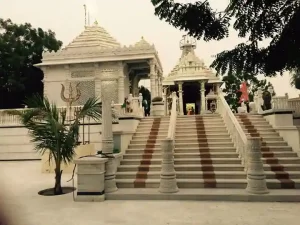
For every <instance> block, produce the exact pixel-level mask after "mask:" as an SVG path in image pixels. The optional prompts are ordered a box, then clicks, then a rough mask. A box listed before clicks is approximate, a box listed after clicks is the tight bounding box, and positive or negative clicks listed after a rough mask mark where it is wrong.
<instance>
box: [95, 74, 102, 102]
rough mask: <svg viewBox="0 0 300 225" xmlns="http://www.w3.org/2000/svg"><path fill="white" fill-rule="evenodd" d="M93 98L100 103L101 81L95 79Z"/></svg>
mask: <svg viewBox="0 0 300 225" xmlns="http://www.w3.org/2000/svg"><path fill="white" fill-rule="evenodd" d="M95 96H96V98H98V99H99V100H100V101H101V99H102V98H101V80H100V78H96V79H95Z"/></svg>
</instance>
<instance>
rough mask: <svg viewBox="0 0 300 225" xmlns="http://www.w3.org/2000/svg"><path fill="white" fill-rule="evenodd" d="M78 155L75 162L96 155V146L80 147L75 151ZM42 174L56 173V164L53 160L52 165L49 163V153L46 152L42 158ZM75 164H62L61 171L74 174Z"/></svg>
mask: <svg viewBox="0 0 300 225" xmlns="http://www.w3.org/2000/svg"><path fill="white" fill-rule="evenodd" d="M75 153H76V155H75V156H74V160H76V159H78V158H80V157H82V156H86V155H95V154H96V150H95V146H94V144H88V145H79V146H77V148H76V149H75ZM41 163H42V173H54V169H55V163H54V161H53V160H51V163H49V152H48V151H46V152H45V153H44V155H43V156H42V160H41ZM74 166H75V164H74V162H71V163H69V164H67V165H66V164H64V163H62V164H61V169H62V170H63V173H73V169H74Z"/></svg>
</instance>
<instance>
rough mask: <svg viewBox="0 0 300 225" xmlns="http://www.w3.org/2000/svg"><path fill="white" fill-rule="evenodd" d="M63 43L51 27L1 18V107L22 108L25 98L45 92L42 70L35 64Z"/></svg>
mask: <svg viewBox="0 0 300 225" xmlns="http://www.w3.org/2000/svg"><path fill="white" fill-rule="evenodd" d="M61 46H62V42H61V41H58V40H56V38H55V33H54V32H53V31H51V30H48V31H47V32H46V31H43V30H42V29H41V28H37V29H36V28H33V27H32V26H31V25H30V24H29V23H25V24H15V23H13V22H12V21H11V20H10V19H8V20H4V19H1V18H0V96H1V97H2V96H4V97H2V98H1V99H0V108H13V107H15V108H19V107H20V106H21V104H22V103H23V100H24V99H25V98H26V97H29V96H31V95H33V94H35V93H39V94H40V95H42V93H43V83H42V82H41V80H42V79H43V72H42V71H41V70H40V69H38V68H35V67H33V65H34V64H37V63H40V62H41V60H42V53H43V51H50V52H51V51H57V50H59V49H60V47H61Z"/></svg>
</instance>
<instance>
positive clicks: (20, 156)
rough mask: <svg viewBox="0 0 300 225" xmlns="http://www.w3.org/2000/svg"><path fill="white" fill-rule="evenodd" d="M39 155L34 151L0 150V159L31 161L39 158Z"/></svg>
mask: <svg viewBox="0 0 300 225" xmlns="http://www.w3.org/2000/svg"><path fill="white" fill-rule="evenodd" d="M40 159H41V156H40V155H39V154H38V153H36V152H35V151H30V152H10V153H8V152H0V161H31V160H32V161H33V160H40Z"/></svg>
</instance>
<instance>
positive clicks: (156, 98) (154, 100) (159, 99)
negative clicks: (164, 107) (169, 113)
mask: <svg viewBox="0 0 300 225" xmlns="http://www.w3.org/2000/svg"><path fill="white" fill-rule="evenodd" d="M162 100H163V98H162V97H155V98H153V99H152V102H162Z"/></svg>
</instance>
